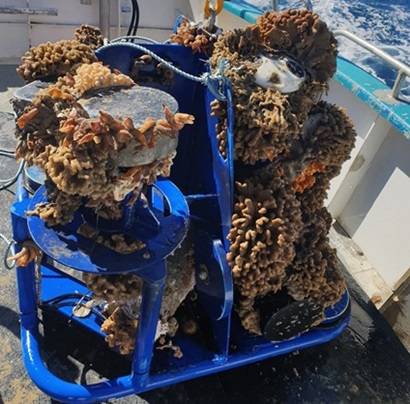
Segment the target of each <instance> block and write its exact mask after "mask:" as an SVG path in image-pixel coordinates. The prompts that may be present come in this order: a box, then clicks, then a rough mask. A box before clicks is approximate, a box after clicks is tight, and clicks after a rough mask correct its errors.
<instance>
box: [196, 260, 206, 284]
mask: <svg viewBox="0 0 410 404" xmlns="http://www.w3.org/2000/svg"><path fill="white" fill-rule="evenodd" d="M198 277H199V279H200V280H201V281H202V282H204V283H206V284H208V283H209V271H208V267H207V266H206V265H205V264H201V265H200V266H199V272H198Z"/></svg>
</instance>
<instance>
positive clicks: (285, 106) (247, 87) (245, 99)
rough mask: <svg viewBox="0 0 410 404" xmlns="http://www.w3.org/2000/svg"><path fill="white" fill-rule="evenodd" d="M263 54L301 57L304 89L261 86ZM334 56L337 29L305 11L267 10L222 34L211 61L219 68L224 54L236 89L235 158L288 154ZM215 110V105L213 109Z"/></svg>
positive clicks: (271, 157)
mask: <svg viewBox="0 0 410 404" xmlns="http://www.w3.org/2000/svg"><path fill="white" fill-rule="evenodd" d="M263 55H268V56H269V57H273V58H281V57H283V56H291V57H292V58H293V59H294V60H295V61H297V62H298V64H300V65H301V66H302V67H303V68H304V70H305V74H306V78H305V80H304V82H303V83H302V84H301V86H300V88H299V89H298V90H297V91H293V92H290V93H283V92H280V91H279V90H278V89H277V88H276V87H275V86H272V87H268V88H264V87H262V86H261V85H259V84H258V83H257V81H256V80H255V74H256V72H257V69H258V67H259V66H260V63H261V62H260V60H261V56H263ZM336 56H337V48H336V40H335V39H334V36H333V34H332V33H331V32H330V31H329V30H328V28H327V26H326V24H325V23H323V22H322V21H320V20H319V19H318V17H317V15H316V14H313V13H311V12H310V11H307V10H298V11H295V10H288V11H286V12H283V13H273V12H272V13H266V14H265V15H264V16H262V17H260V18H259V19H258V21H257V23H256V24H254V25H251V26H248V27H246V28H244V29H238V30H235V31H231V32H227V33H226V34H224V35H220V36H219V38H218V41H217V42H216V43H215V50H214V52H213V54H212V57H211V65H212V66H214V67H216V66H217V65H218V62H219V60H220V59H221V58H223V59H225V60H226V61H227V62H228V66H229V67H228V68H227V69H225V72H224V73H225V75H226V76H227V78H228V79H229V80H230V82H231V83H232V86H233V88H235V91H234V92H233V103H234V106H235V122H234V136H233V139H234V158H235V160H239V161H243V162H244V163H246V164H255V163H256V162H257V161H260V160H269V161H273V160H274V159H275V158H276V157H277V156H279V155H280V154H283V153H286V150H287V149H288V148H289V147H290V143H291V142H292V139H294V138H297V137H298V136H299V133H300V131H301V128H302V126H303V124H304V122H305V120H306V119H307V115H308V113H309V111H310V109H311V108H312V106H313V105H314V104H315V103H316V102H317V100H318V97H319V96H320V94H321V93H322V92H323V91H325V90H326V89H327V80H328V79H329V78H330V77H331V76H332V75H333V73H334V71H335V66H336ZM269 80H270V81H271V82H272V83H275V81H277V80H278V77H277V76H276V75H272V76H271V77H270V78H269ZM216 109H217V105H215V106H214V114H217V113H216ZM222 109H223V108H222ZM219 133H220V134H219V138H218V140H219V144H220V149H221V152H222V154H225V151H224V148H225V144H226V133H221V131H220V130H219Z"/></svg>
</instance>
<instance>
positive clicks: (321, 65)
mask: <svg viewBox="0 0 410 404" xmlns="http://www.w3.org/2000/svg"><path fill="white" fill-rule="evenodd" d="M258 26H259V28H260V33H261V36H262V38H263V42H264V43H265V44H266V45H267V46H268V47H270V48H272V49H274V50H275V51H277V52H285V53H287V54H291V55H293V56H295V58H296V59H297V60H298V61H299V62H300V63H301V64H302V66H303V67H304V68H305V69H306V70H307V71H308V72H309V74H310V75H311V77H312V80H314V81H319V82H321V83H325V82H326V81H327V80H329V79H330V78H331V77H332V76H333V74H334V73H335V72H336V56H337V41H336V39H335V37H334V36H333V33H332V32H331V31H329V29H328V27H327V25H326V23H325V22H323V21H322V20H320V19H319V16H318V15H317V14H315V13H312V12H311V11H309V10H287V11H285V12H283V13H272V12H271V13H269V12H267V13H265V14H264V15H263V16H261V17H259V19H258Z"/></svg>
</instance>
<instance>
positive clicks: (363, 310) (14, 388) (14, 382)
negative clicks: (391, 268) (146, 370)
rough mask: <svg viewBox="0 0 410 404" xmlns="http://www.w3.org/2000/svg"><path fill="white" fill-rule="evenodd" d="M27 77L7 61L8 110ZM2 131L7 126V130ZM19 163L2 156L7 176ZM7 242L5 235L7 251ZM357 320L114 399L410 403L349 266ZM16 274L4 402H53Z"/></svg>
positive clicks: (0, 394) (380, 320) (70, 367)
mask: <svg viewBox="0 0 410 404" xmlns="http://www.w3.org/2000/svg"><path fill="white" fill-rule="evenodd" d="M21 85H22V82H21V81H20V79H19V78H18V77H17V74H16V73H15V66H11V65H2V66H0V111H11V108H10V105H9V101H8V100H9V98H10V97H11V96H12V94H13V92H14V90H15V89H16V88H17V87H19V86H21ZM0 129H1V128H0ZM14 144H15V141H14V138H13V134H12V133H4V131H2V130H0V148H8V149H9V148H12V147H13V146H14ZM16 170H17V164H16V163H15V162H14V161H13V160H11V159H8V158H5V157H0V172H1V176H0V178H1V179H4V178H9V177H11V176H13V175H14V173H15V172H16ZM13 198H14V196H13V194H12V192H8V191H2V192H0V207H1V214H0V233H2V234H4V235H5V236H6V237H8V238H9V239H10V238H11V228H10V219H9V206H10V204H11V203H12V202H13ZM5 247H6V243H4V242H3V241H2V240H0V253H1V255H3V252H4V250H5ZM346 279H347V283H348V287H349V290H350V294H351V298H352V318H351V321H350V324H349V326H348V328H347V329H346V330H345V331H344V332H343V333H342V335H340V336H339V337H338V338H336V339H334V340H332V341H330V342H328V343H326V344H323V345H321V346H317V347H313V348H309V349H306V350H303V351H299V352H294V353H293V354H290V355H284V356H280V357H276V358H272V359H268V360H265V361H263V362H260V363H255V364H252V365H248V366H244V367H241V368H237V369H234V370H230V371H226V372H223V373H219V374H216V375H212V376H208V377H203V378H200V379H195V380H192V381H189V382H184V383H180V384H177V385H173V386H170V387H166V388H162V389H159V390H156V391H152V392H147V393H144V394H140V395H139V396H130V397H125V398H122V399H113V400H110V401H109V402H111V403H151V404H156V403H161V404H165V403H173V404H175V403H191V404H201V403H206V404H208V403H215V404H218V403H221V404H223V403H239V404H241V403H255V404H256V403H258V404H260V403H346V402H354V403H366V404H367V403H393V402H394V403H407V402H410V384H409V383H408V377H409V375H410V354H409V353H408V351H407V350H406V349H405V348H404V346H403V345H402V343H401V342H400V340H399V339H398V337H397V336H396V334H395V333H394V331H393V330H392V328H391V327H390V326H389V325H388V323H387V321H386V320H385V319H384V317H383V316H382V315H381V314H380V313H379V312H378V310H377V309H376V308H375V307H374V305H373V303H371V302H370V301H369V299H368V297H367V296H366V295H365V294H364V292H363V291H362V290H361V289H360V287H359V286H358V285H357V283H356V282H355V281H354V280H353V278H352V277H351V276H350V275H349V273H348V272H347V271H346ZM16 296H17V293H16V285H15V273H14V271H13V270H7V269H5V267H4V264H3V259H2V257H1V263H0V341H1V349H0V403H7V404H9V403H10V404H11V403H13V404H19V403H25V404H29V403H33V404H37V403H38V404H39V403H49V402H53V401H52V400H50V399H49V398H48V397H46V396H45V395H44V394H43V393H41V392H40V391H39V390H38V389H37V388H36V387H35V386H34V385H33V383H32V382H31V380H30V379H29V377H28V376H27V374H26V371H25V369H24V366H23V363H22V359H21V349H20V334H19V333H20V329H19V315H18V304H17V298H16ZM44 354H45V357H46V358H47V359H48V363H49V365H50V366H52V367H53V368H54V367H55V368H59V369H60V370H59V374H60V375H61V377H63V378H65V379H67V380H69V381H77V382H78V381H80V380H82V381H84V380H86V381H87V382H93V381H94V382H95V381H96V380H98V377H99V375H98V374H95V372H88V371H87V369H85V368H84V367H82V366H80V365H79V364H78V362H76V361H75V360H73V359H72V358H65V357H63V356H61V355H58V352H56V351H55V350H48V351H46V352H45V353H44Z"/></svg>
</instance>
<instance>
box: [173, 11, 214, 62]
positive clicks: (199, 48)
mask: <svg viewBox="0 0 410 404" xmlns="http://www.w3.org/2000/svg"><path fill="white" fill-rule="evenodd" d="M206 28H207V27H206V26H199V25H198V24H195V23H192V22H190V21H189V20H188V19H187V18H183V19H182V21H181V23H180V24H179V26H178V28H177V32H176V33H175V34H171V35H170V40H171V42H173V43H176V44H178V45H184V46H187V47H190V48H191V49H192V52H193V53H197V52H201V53H203V54H204V55H207V56H210V55H211V54H212V52H213V50H214V43H215V40H216V36H215V35H212V34H211V33H210V32H208V31H207V29H206Z"/></svg>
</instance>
